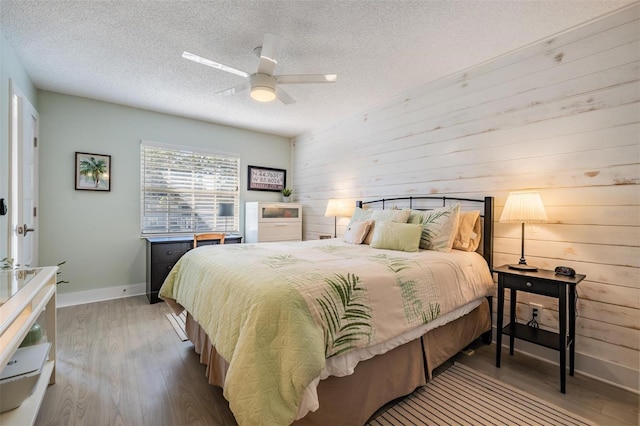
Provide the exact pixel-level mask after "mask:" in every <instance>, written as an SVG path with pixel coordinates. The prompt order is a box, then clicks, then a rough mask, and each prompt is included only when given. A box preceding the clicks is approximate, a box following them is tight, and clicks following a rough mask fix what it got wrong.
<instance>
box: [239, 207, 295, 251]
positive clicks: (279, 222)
mask: <svg viewBox="0 0 640 426" xmlns="http://www.w3.org/2000/svg"><path fill="white" fill-rule="evenodd" d="M244 214H245V222H244V236H245V242H246V243H264V242H274V241H302V205H301V204H295V203H266V202H257V201H250V202H248V203H246V205H245V211H244Z"/></svg>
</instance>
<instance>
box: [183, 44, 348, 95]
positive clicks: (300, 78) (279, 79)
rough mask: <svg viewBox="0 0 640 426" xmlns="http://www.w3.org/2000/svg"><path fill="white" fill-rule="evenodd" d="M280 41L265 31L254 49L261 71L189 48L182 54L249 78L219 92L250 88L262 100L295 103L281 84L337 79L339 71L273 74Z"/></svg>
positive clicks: (334, 80)
mask: <svg viewBox="0 0 640 426" xmlns="http://www.w3.org/2000/svg"><path fill="white" fill-rule="evenodd" d="M281 45H282V37H280V36H278V35H275V34H269V33H267V34H265V35H264V40H263V41H262V46H258V47H256V48H255V49H253V51H254V52H255V53H256V55H257V56H258V57H259V58H260V64H259V65H258V71H256V72H255V73H253V74H250V73H248V72H246V71H242V70H239V69H237V68H234V67H230V66H228V65H224V64H221V63H219V62H215V61H212V60H210V59H206V58H203V57H201V56H198V55H194V54H193V53H189V52H183V53H182V57H183V58H185V59H188V60H190V61H193V62H197V63H199V64H203V65H207V66H210V67H212V68H216V69H219V70H222V71H226V72H229V73H231V74H235V75H239V76H241V77H245V78H248V80H247V81H245V82H244V83H242V84H240V85H238V86H235V87H232V88H230V89H226V90H223V91H221V92H218V93H220V94H225V95H232V94H235V93H239V92H242V91H243V90H247V89H250V90H251V91H250V93H251V97H252V98H253V99H255V100H256V101H259V102H271V101H273V100H274V99H275V98H278V99H279V100H280V101H281V102H282V103H284V104H286V105H288V104H292V103H295V100H294V99H293V98H292V97H291V96H289V94H288V93H287V92H285V91H284V90H282V89H281V88H280V85H281V84H307V83H335V82H336V80H337V79H338V76H337V75H336V74H292V75H273V72H274V71H275V68H276V65H277V64H278V61H277V59H276V58H277V57H278V53H280V47H281Z"/></svg>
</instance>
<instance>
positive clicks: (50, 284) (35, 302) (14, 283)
mask: <svg viewBox="0 0 640 426" xmlns="http://www.w3.org/2000/svg"><path fill="white" fill-rule="evenodd" d="M57 271H58V267H57V266H48V267H44V268H34V269H31V270H29V271H28V272H27V271H24V270H17V271H16V270H8V271H0V286H1V287H0V295H1V296H2V297H1V298H0V303H2V305H0V371H2V369H4V367H5V366H6V365H7V363H8V362H9V361H10V360H11V357H12V356H13V355H14V354H15V352H16V350H17V349H18V347H19V346H20V343H22V341H23V340H24V338H25V337H26V335H27V333H28V332H29V330H30V329H31V327H32V326H33V324H34V323H35V322H36V320H37V319H38V317H39V316H40V314H41V313H42V312H43V311H44V312H45V318H46V320H45V321H46V328H45V333H46V337H47V341H48V342H49V343H51V349H50V350H49V359H48V360H47V361H46V363H45V365H44V367H43V369H42V373H41V374H40V378H39V379H38V382H37V383H36V385H35V388H34V390H33V392H32V393H31V395H30V396H29V397H28V398H27V399H26V400H25V401H24V402H23V403H22V404H21V405H20V406H19V407H18V408H15V409H13V410H10V411H7V412H5V413H2V414H0V425H32V424H34V423H35V420H36V417H37V416H38V410H39V409H40V404H41V403H42V399H43V398H44V393H45V391H46V390H47V386H48V385H52V384H54V383H55V381H56V371H55V362H56V272H57ZM0 398H2V396H1V395H0Z"/></svg>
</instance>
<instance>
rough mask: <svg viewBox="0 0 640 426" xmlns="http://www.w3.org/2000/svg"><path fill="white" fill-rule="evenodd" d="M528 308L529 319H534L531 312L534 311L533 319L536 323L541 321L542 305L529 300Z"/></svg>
mask: <svg viewBox="0 0 640 426" xmlns="http://www.w3.org/2000/svg"><path fill="white" fill-rule="evenodd" d="M529 309H530V310H529V319H534V317H533V313H534V312H535V313H536V316H535V320H536V321H537V322H538V323H541V322H542V310H543V307H542V305H541V304H539V303H533V302H531V303H529Z"/></svg>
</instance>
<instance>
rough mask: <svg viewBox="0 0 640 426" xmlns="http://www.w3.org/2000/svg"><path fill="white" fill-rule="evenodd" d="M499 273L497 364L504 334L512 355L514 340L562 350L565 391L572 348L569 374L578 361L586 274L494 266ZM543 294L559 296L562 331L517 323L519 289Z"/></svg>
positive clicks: (561, 367) (561, 373) (561, 388)
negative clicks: (579, 290)
mask: <svg viewBox="0 0 640 426" xmlns="http://www.w3.org/2000/svg"><path fill="white" fill-rule="evenodd" d="M493 272H496V273H497V274H498V312H497V317H498V324H497V337H496V367H498V368H499V367H500V357H501V352H502V334H503V333H504V334H507V335H508V336H509V354H510V355H513V343H514V339H515V338H518V339H521V340H526V341H527V342H531V343H535V344H538V345H542V346H545V347H547V348H551V349H555V350H557V351H559V352H560V392H562V393H566V368H567V366H566V364H567V361H566V358H567V350H566V349H567V346H568V347H569V375H571V376H573V372H574V360H575V349H576V345H575V336H576V285H578V283H579V282H580V281H582V280H583V279H584V278H585V275H582V274H576V276H575V277H566V276H563V275H556V274H555V273H554V272H553V271H547V270H544V269H540V270H538V271H537V272H526V271H519V270H516V269H509V267H508V266H507V265H503V266H500V267H498V268H494V269H493ZM507 288H508V289H509V290H510V291H511V293H510V300H511V301H510V305H511V306H510V309H509V310H510V313H509V324H507V325H506V326H504V328H503V326H502V323H503V315H504V290H505V289H507ZM518 291H526V292H528V293H535V294H541V295H543V296H549V297H555V298H557V299H558V323H559V332H558V333H553V332H550V331H547V330H542V329H539V328H534V327H529V326H527V325H525V324H519V323H516V302H517V296H516V294H517V292H518ZM567 305H568V313H569V334H568V338H567Z"/></svg>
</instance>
